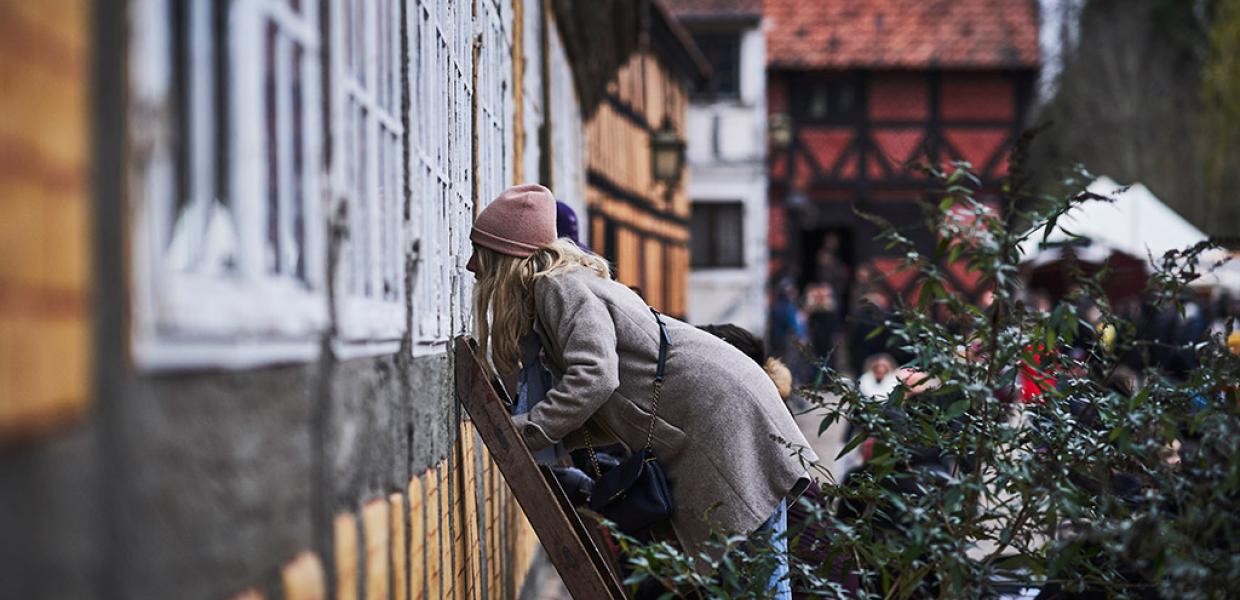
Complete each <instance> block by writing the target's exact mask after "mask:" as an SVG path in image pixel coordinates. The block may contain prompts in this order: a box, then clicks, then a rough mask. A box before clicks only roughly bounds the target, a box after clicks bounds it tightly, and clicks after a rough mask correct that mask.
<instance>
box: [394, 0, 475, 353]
mask: <svg viewBox="0 0 1240 600" xmlns="http://www.w3.org/2000/svg"><path fill="white" fill-rule="evenodd" d="M466 8H467V7H463V6H449V5H448V4H447V3H444V2H433V1H429V0H416V1H414V2H410V3H408V4H407V6H406V10H407V13H406V14H407V15H408V24H407V27H408V32H409V56H408V58H407V60H409V73H410V77H409V79H410V89H409V94H410V102H409V113H408V117H407V118H408V120H407V123H409V126H410V127H411V131H410V144H409V156H408V161H409V163H408V164H409V181H410V188H411V190H412V198H411V201H412V206H411V207H410V212H411V214H412V215H413V216H414V218H415V219H416V225H415V226H414V227H413V230H414V231H415V233H416V240H415V241H414V243H413V244H412V246H413V249H414V261H415V262H414V281H413V298H412V300H413V311H414V312H413V324H412V327H413V331H412V333H411V336H412V339H413V344H412V347H413V348H412V349H413V353H414V354H415V355H424V354H431V353H436V352H443V351H445V350H446V349H447V344H446V342H447V340H448V338H449V337H450V336H451V333H452V331H453V330H454V326H453V323H452V321H453V317H454V313H455V311H454V307H455V305H456V303H457V299H456V298H454V297H453V296H454V295H455V294H454V293H453V292H454V290H453V286H452V271H453V267H454V266H455V265H454V262H453V254H455V253H454V252H453V251H452V250H453V244H452V242H453V237H454V232H453V231H452V229H453V227H452V225H453V223H454V222H455V221H457V220H458V218H459V217H457V215H456V212H457V210H454V208H456V209H458V210H459V207H460V206H462V205H467V204H468V199H469V190H470V186H471V184H472V179H471V172H470V171H471V165H470V160H469V159H470V154H469V151H470V141H469V140H470V131H469V128H470V124H469V122H468V121H467V120H465V119H462V118H461V117H462V115H468V108H469V106H470V101H471V94H472V93H473V90H472V89H471V85H472V81H471V78H472V73H471V70H470V69H471V63H470V60H471V55H470V44H471V42H472V40H471V39H470V35H469V34H470V25H471V19H472V17H471V15H470V13H469V11H468V10H467V9H466ZM462 264H463V263H462Z"/></svg>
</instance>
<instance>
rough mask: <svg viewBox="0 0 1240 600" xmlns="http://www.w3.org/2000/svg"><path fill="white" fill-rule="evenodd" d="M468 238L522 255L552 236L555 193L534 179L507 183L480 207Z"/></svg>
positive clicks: (545, 243) (483, 244)
mask: <svg viewBox="0 0 1240 600" xmlns="http://www.w3.org/2000/svg"><path fill="white" fill-rule="evenodd" d="M469 239H470V241H472V242H473V243H475V244H478V245H479V246H482V247H483V248H488V249H491V250H494V251H496V252H499V253H500V254H507V255H509V256H517V257H521V258H525V257H527V256H529V255H531V254H533V253H534V251H536V250H538V249H539V248H541V247H543V246H546V245H547V244H550V243H551V242H554V241H555V240H556V233H555V196H552V195H551V190H549V189H547V188H545V187H543V186H541V185H538V184H537V183H526V184H522V185H518V186H514V187H510V188H508V189H506V190H504V193H502V194H500V195H499V197H498V198H496V199H495V201H494V202H492V203H491V204H490V205H488V206H487V207H486V208H484V209H482V214H480V215H478V219H477V220H476V221H474V230H473V231H471V232H470V234H469Z"/></svg>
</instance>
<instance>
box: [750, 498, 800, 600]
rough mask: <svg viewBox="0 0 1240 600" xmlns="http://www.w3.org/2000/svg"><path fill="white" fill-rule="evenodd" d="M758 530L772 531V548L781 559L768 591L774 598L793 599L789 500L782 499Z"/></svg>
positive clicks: (772, 575) (781, 599)
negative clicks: (789, 540)
mask: <svg viewBox="0 0 1240 600" xmlns="http://www.w3.org/2000/svg"><path fill="white" fill-rule="evenodd" d="M758 531H769V532H771V548H773V549H774V550H775V554H776V556H777V557H778V559H779V564H778V565H777V566H776V567H775V572H774V573H771V581H770V583H769V584H768V585H767V587H766V589H767V591H769V592H771V596H770V598H772V599H774V600H792V581H791V580H789V578H788V501H787V500H780V501H779V506H776V507H775V512H774V513H771V518H769V519H767V520H766V522H765V523H763V524H762V526H761V527H758Z"/></svg>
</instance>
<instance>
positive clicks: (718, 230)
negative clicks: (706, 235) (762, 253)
mask: <svg viewBox="0 0 1240 600" xmlns="http://www.w3.org/2000/svg"><path fill="white" fill-rule="evenodd" d="M741 211H742V208H741V205H740V204H739V203H736V204H721V205H719V206H718V207H716V213H715V253H716V264H717V265H718V266H721V267H740V266H743V265H744V262H745V259H744V257H745V240H744V238H743V237H742V235H741V218H742V212H741Z"/></svg>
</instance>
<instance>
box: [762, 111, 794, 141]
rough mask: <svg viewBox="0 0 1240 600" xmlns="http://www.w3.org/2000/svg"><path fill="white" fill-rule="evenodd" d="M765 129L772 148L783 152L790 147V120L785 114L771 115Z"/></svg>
mask: <svg viewBox="0 0 1240 600" xmlns="http://www.w3.org/2000/svg"><path fill="white" fill-rule="evenodd" d="M767 128H768V131H767V134H768V135H769V136H770V141H771V147H772V148H776V149H779V150H783V149H784V148H787V147H788V146H791V145H792V119H791V118H789V117H788V115H787V114H784V113H776V114H774V115H771V119H770V121H769V123H768V125H767Z"/></svg>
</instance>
